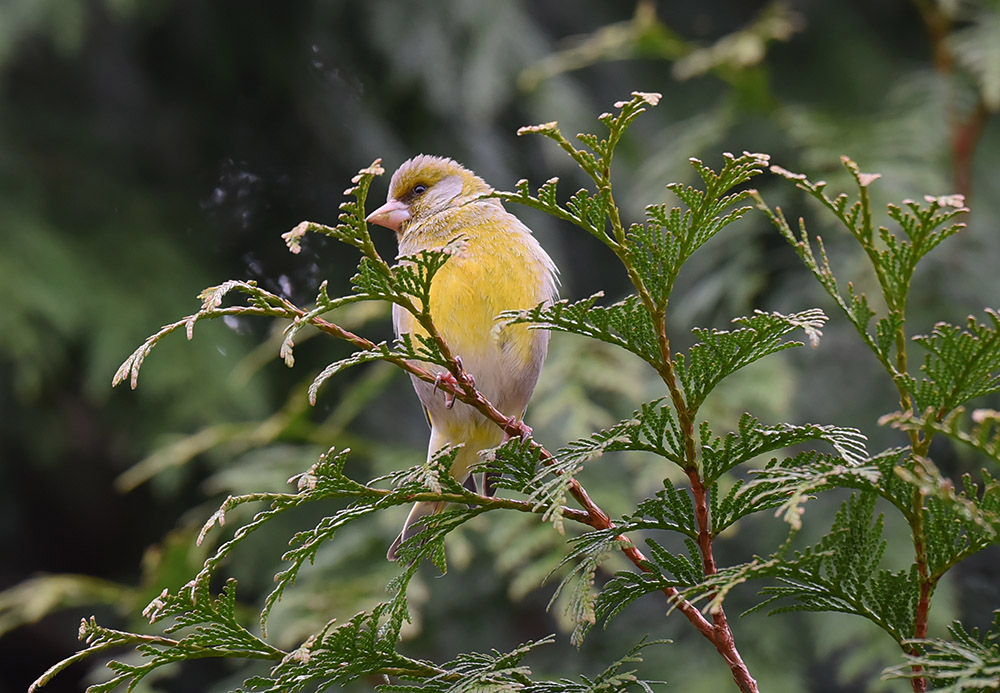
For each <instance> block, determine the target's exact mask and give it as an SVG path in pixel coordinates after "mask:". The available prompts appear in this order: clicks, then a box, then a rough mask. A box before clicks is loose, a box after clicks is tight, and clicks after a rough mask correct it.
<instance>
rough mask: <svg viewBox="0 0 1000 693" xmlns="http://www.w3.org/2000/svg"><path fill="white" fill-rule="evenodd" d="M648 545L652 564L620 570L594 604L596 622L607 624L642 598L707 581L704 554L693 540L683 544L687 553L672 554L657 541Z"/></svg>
mask: <svg viewBox="0 0 1000 693" xmlns="http://www.w3.org/2000/svg"><path fill="white" fill-rule="evenodd" d="M646 545H647V547H648V548H649V562H648V563H647V564H646V565H645V566H644V568H645V569H644V570H643V572H639V573H636V572H632V571H626V570H622V571H618V572H617V573H615V575H614V576H613V577H612V578H611V579H610V580H608V581H607V582H606V583H604V585H603V586H602V587H601V591H600V592H599V593H598V594H597V598H596V599H595V601H594V617H595V619H597V620H602V621H604V623H605V624H607V623H608V622H609V621H610V620H611V619H612V618H614V617H615V616H617V615H618V614H619V613H621V612H622V610H624V609H625V607H627V606H628V605H629V604H631V603H632V602H634V601H635V600H636V599H639V598H640V597H643V596H645V595H647V594H652V593H653V592H661V591H664V590H670V589H674V588H676V589H679V590H687V589H690V588H692V587H693V586H695V585H698V584H699V583H701V581H702V580H703V579H704V575H703V573H702V567H701V554H700V553H699V551H698V547H697V545H696V544H695V543H694V541H692V540H691V539H686V540H685V541H684V546H685V548H686V549H687V552H686V553H678V554H674V553H671V552H670V551H669V550H667V549H666V548H664V547H663V546H662V545H661V544H660V543H658V542H657V541H656V540H654V539H647V540H646ZM674 605H675V604H672V605H671V609H672V608H673V606H674Z"/></svg>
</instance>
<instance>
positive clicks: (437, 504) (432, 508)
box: [385, 501, 447, 561]
mask: <svg viewBox="0 0 1000 693" xmlns="http://www.w3.org/2000/svg"><path fill="white" fill-rule="evenodd" d="M446 505H447V503H445V502H444V501H417V502H416V503H414V504H413V507H412V508H411V509H410V514H409V515H407V516H406V522H404V523H403V531H402V532H400V533H399V536H398V537H396V541H394V542H392V546H390V547H389V551H388V552H387V553H386V554H385V557H386V558H388V559H389V560H390V561H395V560H396V559H397V558H398V556H397V555H396V552H397V551H398V550H399V545H400V544H402V543H403V542H404V541H406V540H407V539H410V538H411V537H413V536H414V535H415V534H417V533H418V532H419V531H420V530H421V529H422V527H423V523H422V522H421V520H422V519H423V518H425V517H427V516H428V515H435V514H437V513H439V512H441V511H442V510H444V506H446Z"/></svg>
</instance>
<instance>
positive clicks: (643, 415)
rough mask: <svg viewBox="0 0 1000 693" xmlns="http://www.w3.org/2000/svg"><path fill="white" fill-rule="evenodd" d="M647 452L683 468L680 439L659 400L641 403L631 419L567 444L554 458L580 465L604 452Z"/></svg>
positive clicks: (673, 418) (674, 420) (670, 414)
mask: <svg viewBox="0 0 1000 693" xmlns="http://www.w3.org/2000/svg"><path fill="white" fill-rule="evenodd" d="M623 450H636V451H643V452H651V453H654V454H656V455H659V456H661V457H663V458H665V459H668V460H670V461H671V462H674V463H675V464H677V465H679V466H683V465H684V438H683V435H682V433H681V430H680V424H679V423H678V422H677V417H676V415H675V414H674V412H673V410H672V408H671V406H670V405H669V404H668V403H667V401H666V400H665V399H663V398H660V399H655V400H653V401H651V402H645V403H643V404H642V405H641V406H640V407H639V409H637V410H636V411H635V412H633V413H632V416H631V417H630V418H628V419H625V420H623V421H619V422H618V423H617V424H615V425H614V426H611V427H610V428H607V429H605V430H603V431H598V432H596V433H594V434H592V435H590V436H588V437H587V438H581V439H579V440H574V441H572V442H569V443H567V444H566V445H564V446H563V447H562V448H560V449H559V450H558V451H556V457H557V458H558V459H560V460H561V461H563V462H564V463H565V464H583V463H584V462H587V461H589V460H593V459H597V458H598V457H600V456H601V455H603V454H604V453H606V452H618V451H623Z"/></svg>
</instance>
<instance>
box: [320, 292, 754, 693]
mask: <svg viewBox="0 0 1000 693" xmlns="http://www.w3.org/2000/svg"><path fill="white" fill-rule="evenodd" d="M300 317H301V318H305V312H304V311H301V312H300ZM309 322H310V323H312V324H313V325H314V326H315V327H317V328H318V329H319V330H321V331H323V332H326V333H327V334H330V335H333V336H334V337H337V338H338V339H342V340H344V341H346V342H348V343H350V344H352V345H354V346H356V347H357V348H359V349H374V348H375V347H376V345H375V343H374V342H372V341H370V340H368V339H365V338H364V337H361V336H359V335H356V334H354V333H353V332H350V331H348V330H345V329H344V328H342V327H340V326H339V325H337V324H335V323H332V322H329V321H327V320H324V319H322V318H319V317H314V318H311V319H309ZM442 345H443V346H444V349H442V352H443V355H445V358H446V360H447V361H448V362H449V371H450V372H451V374H452V375H453V376H454V377H455V381H456V382H455V383H451V382H448V381H439V380H438V378H437V375H436V374H434V373H431V372H430V371H428V370H427V369H425V368H422V367H421V366H419V365H417V364H416V363H414V362H412V361H408V360H406V359H402V358H400V359H398V360H391V362H392V363H394V364H395V365H397V366H398V367H400V368H401V369H403V370H405V371H407V372H408V373H410V374H411V375H414V376H416V377H417V378H420V379H421V380H423V381H425V382H428V383H434V382H439V389H441V390H444V391H446V392H449V393H450V394H452V395H454V396H455V397H456V398H458V399H460V400H461V401H463V402H465V403H466V404H467V405H469V406H470V407H472V408H474V409H476V410H477V411H478V412H479V413H480V414H482V415H483V416H485V417H486V418H487V419H489V420H490V421H492V422H493V423H495V424H496V425H497V426H499V427H500V428H502V429H503V430H504V432H505V433H507V434H508V435H509V436H511V437H515V436H516V437H524V436H528V435H530V434H531V429H530V428H528V426H527V425H526V424H525V423H524V422H523V421H512V420H511V419H509V418H508V417H507V416H505V415H504V414H503V412H501V411H500V410H499V409H497V408H496V407H495V406H494V405H493V403H491V402H490V401H489V400H487V399H486V397H484V396H483V394H482V393H481V392H480V391H479V390H477V389H476V387H475V384H474V379H473V378H471V377H470V376H469V374H468V373H467V372H466V371H465V369H464V368H462V366H461V364H459V363H458V362H457V361H456V359H455V358H454V356H452V355H451V353H450V351H445V349H447V345H446V344H444V342H443V340H440V342H439V346H442ZM529 444H530V445H531V447H532V448H533V449H534V450H535V451H536V452H537V453H538V455H539V459H540V461H541V463H542V464H544V465H547V466H548V465H552V464H554V463H555V461H556V458H555V456H554V455H553V454H552V453H551V452H549V451H548V450H546V449H545V447H544V446H543V445H541V444H540V443H538V442H536V441H535V440H529ZM568 490H569V493H570V495H571V496H573V498H574V499H575V500H576V501H577V502H578V503H579V504H580V506H581V507H582V508H583V511H584V512H583V513H581V514H578V515H577V514H567V516H568V517H570V518H571V519H574V520H577V521H578V522H581V523H582V524H586V525H588V526H590V527H593V528H594V529H600V530H612V529H614V527H615V525H614V522H612V521H611V518H610V517H609V516H608V514H607V513H606V512H604V510H602V509H601V508H600V506H598V505H597V503H595V502H594V501H593V499H592V498H591V497H590V495H589V494H588V493H587V490H586V489H585V488H583V486H582V485H581V484H580V482H579V481H577V480H576V479H570V482H569V485H568ZM615 539H616V540H617V541H618V542H619V543H620V544H619V545H620V548H621V552H622V553H623V554H624V555H625V557H626V558H628V559H629V561H631V562H632V563H633V564H634V565H635V566H636V567H637V568H639V570H641V571H643V572H646V573H648V572H651V569H650V568H649V565H648V564H649V560H648V559H647V558H646V556H645V555H644V554H643V553H642V551H640V550H639V548H638V547H637V546H636V545H635V543H634V542H633V541H632V540H631V539H629V538H628V537H626V536H624V535H619V536H617V537H615ZM663 593H664V594H665V595H666V597H667V599H668V600H669V601H670V603H671V604H672V605H673V606H674V608H676V609H677V610H678V611H680V612H681V613H682V614H684V616H685V617H686V618H687V619H688V621H690V622H691V624H692V625H693V626H694V627H695V628H696V629H697V630H698V632H699V633H701V634H702V635H703V636H705V638H707V639H708V640H709V641H710V642H711V643H712V644H713V645H715V644H716V632H715V628H713V626H712V624H711V623H709V622H708V620H707V619H706V618H705V617H704V616H703V615H702V613H701V611H699V610H698V608H697V607H695V606H694V605H693V604H691V603H690V602H689V601H687V600H686V599H684V598H683V597H681V595H680V592H678V591H677V589H676V588H674V587H665V588H663ZM727 661H728V658H727ZM752 690H756V688H754V689H752Z"/></svg>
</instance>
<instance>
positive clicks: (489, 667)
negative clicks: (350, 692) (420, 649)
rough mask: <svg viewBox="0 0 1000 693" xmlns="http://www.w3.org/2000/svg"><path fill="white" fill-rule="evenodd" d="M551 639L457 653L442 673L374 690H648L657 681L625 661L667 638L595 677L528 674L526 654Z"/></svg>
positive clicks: (632, 654) (634, 655)
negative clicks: (627, 668)
mask: <svg viewBox="0 0 1000 693" xmlns="http://www.w3.org/2000/svg"><path fill="white" fill-rule="evenodd" d="M553 641H554V638H553V637H552V636H549V637H547V638H542V639H541V640H535V641H532V642H527V643H525V644H523V645H520V646H518V647H517V648H515V649H514V650H512V651H510V652H499V651H497V650H491V651H490V652H470V653H465V654H461V655H459V656H458V657H456V658H455V659H454V660H452V661H450V662H447V663H446V664H442V665H441V666H440V673H439V674H437V675H436V676H433V677H429V678H428V677H424V678H422V679H421V678H419V677H409V676H407V675H406V674H405V673H403V674H401V675H399V676H397V678H400V679H409V680H412V681H417V683H415V684H412V685H407V684H382V685H379V686H377V687H376V689H375V690H377V691H380V692H383V693H389V692H390V691H391V692H394V693H506V692H507V691H522V692H523V693H617V692H618V691H628V690H632V689H633V688H637V689H639V690H642V691H646V692H647V693H652V691H653V689H652V687H651V686H652V685H653V684H658V683H662V682H660V681H644V680H642V679H640V678H639V677H638V676H636V673H635V671H622V668H623V667H625V666H626V665H628V664H632V663H636V662H641V661H642V657H641V656H640V654H639V653H640V652H641V651H642V650H643V649H644V648H646V647H649V646H650V645H659V644H663V643H666V642H669V641H666V640H656V641H647V640H645V639H644V640H643V641H641V642H640V643H639V644H638V645H636V646H635V647H633V648H632V649H631V650H629V651H628V653H626V654H625V656H624V657H622V658H621V659H619V660H618V661H616V662H614V663H612V664H611V665H610V666H608V667H607V668H606V669H605V670H604V671H603V672H601V673H600V674H599V675H597V676H596V677H595V678H593V679H590V678H588V677H586V676H580V678H579V680H576V681H574V680H572V679H567V678H564V679H559V680H544V679H542V680H539V679H534V678H533V677H532V672H531V669H530V668H529V667H528V666H526V665H524V664H522V660H523V659H524V657H525V656H526V655H527V654H528V653H530V652H532V651H533V650H535V649H536V648H538V647H539V646H542V645H548V644H550V643H552V642H553Z"/></svg>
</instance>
